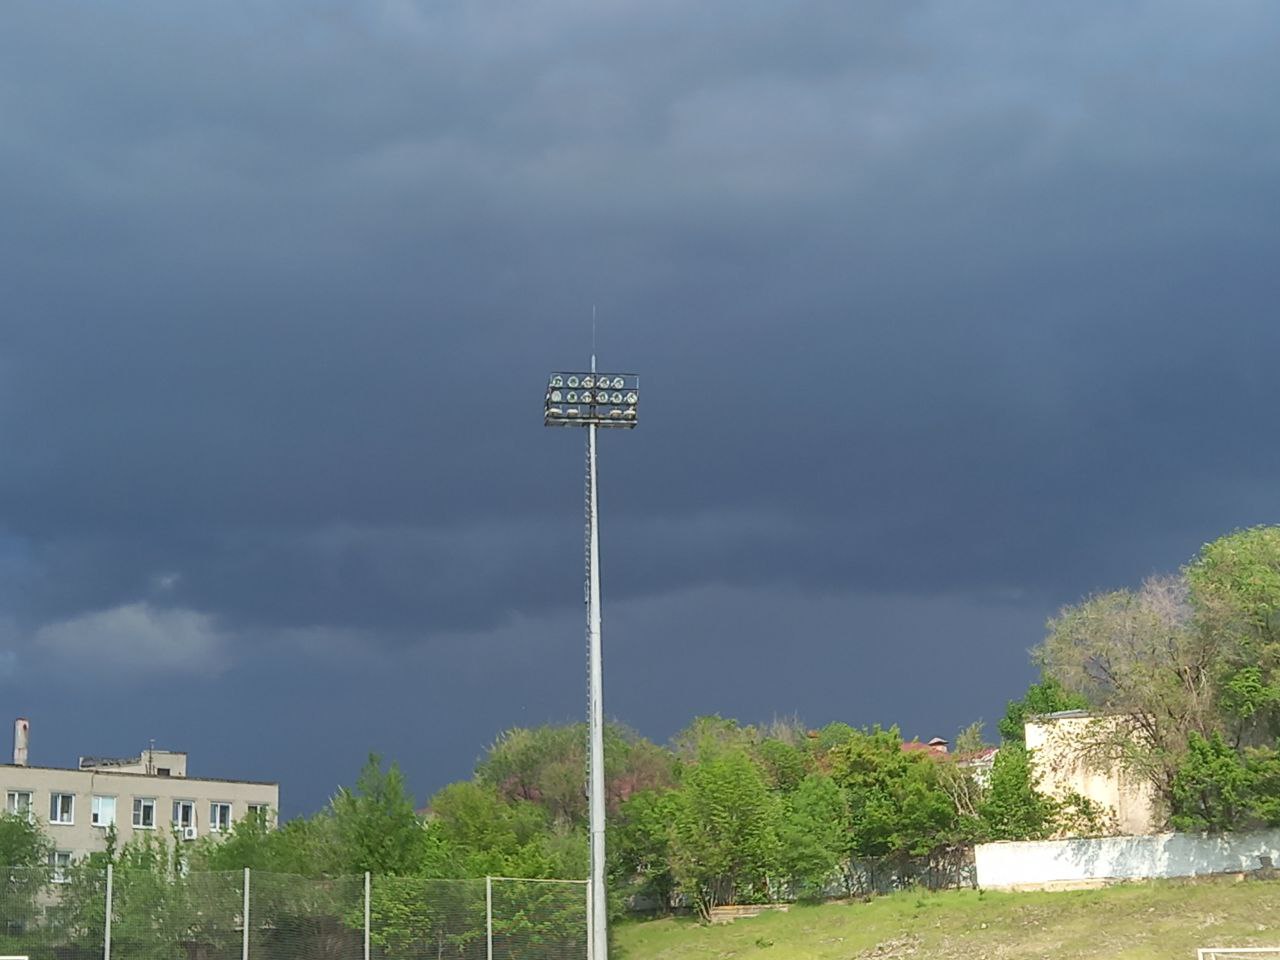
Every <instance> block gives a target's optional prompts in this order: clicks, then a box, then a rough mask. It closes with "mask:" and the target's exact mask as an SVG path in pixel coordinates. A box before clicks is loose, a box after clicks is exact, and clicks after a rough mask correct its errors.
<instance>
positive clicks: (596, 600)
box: [542, 354, 640, 960]
mask: <svg viewBox="0 0 1280 960" xmlns="http://www.w3.org/2000/svg"><path fill="white" fill-rule="evenodd" d="M639 402H640V378H639V377H637V376H636V375H635V374H633V373H597V372H596V358H595V355H594V354H592V356H591V370H590V371H589V372H587V373H553V374H552V375H551V378H550V379H549V380H548V381H547V397H546V402H545V404H544V406H543V414H542V418H543V420H542V422H543V424H544V425H546V426H548V427H586V428H587V544H586V546H587V558H586V559H587V590H586V600H587V676H588V678H589V679H588V684H587V686H588V708H587V729H588V734H589V739H590V750H589V751H588V756H589V757H590V760H589V761H588V769H587V772H588V790H587V794H588V797H589V799H590V803H589V805H590V819H591V881H590V898H589V901H588V903H589V907H588V910H589V912H588V915H587V920H588V934H587V937H588V941H589V942H588V944H587V956H588V957H589V958H590V960H607V958H608V956H609V940H608V915H609V907H608V901H607V898H606V893H605V884H604V870H605V863H604V820H605V810H604V704H603V701H604V680H603V670H602V668H601V664H600V522H599V520H600V511H599V502H598V500H597V498H596V428H597V427H605V428H622V429H630V428H632V427H634V426H635V425H636V411H637V409H638V405H639Z"/></svg>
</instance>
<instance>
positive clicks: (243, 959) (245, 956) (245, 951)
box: [240, 867, 249, 960]
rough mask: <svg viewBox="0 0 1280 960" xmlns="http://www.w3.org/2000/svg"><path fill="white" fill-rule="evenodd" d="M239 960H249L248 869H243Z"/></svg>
mask: <svg viewBox="0 0 1280 960" xmlns="http://www.w3.org/2000/svg"><path fill="white" fill-rule="evenodd" d="M240 960H249V868H248V867H245V868H244V943H243V944H242V946H241V948H240Z"/></svg>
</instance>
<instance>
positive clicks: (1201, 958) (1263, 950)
mask: <svg viewBox="0 0 1280 960" xmlns="http://www.w3.org/2000/svg"><path fill="white" fill-rule="evenodd" d="M1268 956H1270V957H1280V947H1201V948H1200V949H1199V950H1197V951H1196V960H1231V958H1232V957H1256V958H1259V960H1261V958H1263V957H1268ZM0 960H4V958H3V957H0Z"/></svg>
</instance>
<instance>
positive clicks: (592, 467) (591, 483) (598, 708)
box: [587, 357, 609, 960]
mask: <svg viewBox="0 0 1280 960" xmlns="http://www.w3.org/2000/svg"><path fill="white" fill-rule="evenodd" d="M591 366H592V369H594V368H595V358H594V357H593V358H592V364H591ZM598 508H599V504H598V501H597V497H596V425H595V424H594V423H592V424H590V425H589V426H588V427H587V518H588V523H589V525H590V532H589V534H588V537H587V580H588V583H587V650H588V660H589V673H590V688H591V694H590V699H591V703H590V709H589V711H588V726H589V727H590V731H591V766H590V769H589V773H590V798H591V811H590V813H591V817H590V820H591V824H590V826H591V907H592V910H591V921H592V922H591V954H590V956H591V960H608V956H609V939H608V921H607V917H608V904H607V902H606V899H605V898H606V892H605V885H604V856H605V853H604V813H605V810H604V681H603V669H602V666H601V662H600V660H601V649H600V522H599V509H598Z"/></svg>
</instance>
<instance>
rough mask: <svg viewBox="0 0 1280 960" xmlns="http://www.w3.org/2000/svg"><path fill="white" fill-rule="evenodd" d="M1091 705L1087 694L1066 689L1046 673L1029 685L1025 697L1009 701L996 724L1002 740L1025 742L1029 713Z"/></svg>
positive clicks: (1035, 714)
mask: <svg viewBox="0 0 1280 960" xmlns="http://www.w3.org/2000/svg"><path fill="white" fill-rule="evenodd" d="M1088 706H1089V701H1088V699H1087V698H1086V697H1085V696H1084V695H1082V694H1079V693H1072V692H1071V691H1069V690H1066V689H1065V688H1064V687H1063V686H1062V684H1060V683H1059V682H1058V681H1057V680H1055V679H1053V677H1043V678H1041V680H1040V681H1039V682H1037V683H1033V684H1031V686H1029V687H1028V688H1027V692H1026V693H1025V694H1023V695H1022V699H1020V700H1010V701H1009V703H1008V705H1007V706H1006V707H1005V711H1004V716H1003V717H1001V718H1000V721H999V723H997V724H996V726H997V728H998V729H999V731H1000V739H1001V741H1002V742H1004V743H1016V744H1023V743H1025V741H1024V728H1025V724H1026V722H1027V719H1028V718H1029V717H1035V716H1043V715H1044V714H1047V713H1057V712H1059V711H1061V710H1083V709H1085V708H1087V707H1088Z"/></svg>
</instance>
